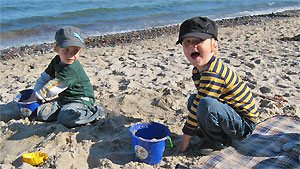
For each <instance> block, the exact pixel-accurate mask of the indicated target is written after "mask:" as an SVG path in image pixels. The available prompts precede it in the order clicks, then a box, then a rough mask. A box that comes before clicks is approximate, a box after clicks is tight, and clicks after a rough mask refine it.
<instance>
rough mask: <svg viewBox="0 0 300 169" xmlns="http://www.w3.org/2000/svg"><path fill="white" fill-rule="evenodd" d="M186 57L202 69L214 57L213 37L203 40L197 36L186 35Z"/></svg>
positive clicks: (184, 45) (184, 44) (184, 43)
mask: <svg viewBox="0 0 300 169" xmlns="http://www.w3.org/2000/svg"><path fill="white" fill-rule="evenodd" d="M182 47H183V52H184V55H185V57H186V58H187V59H188V60H189V62H190V63H191V64H192V65H193V66H195V67H197V68H198V70H200V71H202V70H203V69H204V68H205V67H206V65H207V63H208V62H209V60H210V59H211V57H212V54H211V52H212V39H206V40H204V41H203V40H201V39H199V38H195V37H186V38H184V39H183V41H182Z"/></svg>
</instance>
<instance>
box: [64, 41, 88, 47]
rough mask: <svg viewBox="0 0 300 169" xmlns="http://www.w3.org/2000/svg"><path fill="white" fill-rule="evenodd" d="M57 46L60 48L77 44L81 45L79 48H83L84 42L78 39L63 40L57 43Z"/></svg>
mask: <svg viewBox="0 0 300 169" xmlns="http://www.w3.org/2000/svg"><path fill="white" fill-rule="evenodd" d="M59 46H60V47H61V48H66V47H69V46H78V47H81V48H84V47H85V46H84V44H83V43H81V42H80V41H78V42H77V41H64V42H63V43H61V44H59Z"/></svg>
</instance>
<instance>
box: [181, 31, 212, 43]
mask: <svg viewBox="0 0 300 169" xmlns="http://www.w3.org/2000/svg"><path fill="white" fill-rule="evenodd" d="M187 37H195V38H199V39H202V40H205V39H210V38H212V37H213V36H212V35H210V34H207V33H199V32H191V33H187V34H185V35H183V36H182V37H181V38H180V39H178V41H177V42H176V45H178V44H179V43H180V44H181V43H182V40H183V39H184V38H187Z"/></svg>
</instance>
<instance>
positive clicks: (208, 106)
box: [188, 94, 255, 145]
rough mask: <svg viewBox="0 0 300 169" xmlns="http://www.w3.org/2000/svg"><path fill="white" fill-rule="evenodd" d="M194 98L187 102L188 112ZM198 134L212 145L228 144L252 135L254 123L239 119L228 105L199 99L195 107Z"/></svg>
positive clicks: (193, 95) (209, 99) (192, 96)
mask: <svg viewBox="0 0 300 169" xmlns="http://www.w3.org/2000/svg"><path fill="white" fill-rule="evenodd" d="M195 97H196V94H192V95H191V96H190V97H189V100H188V110H189V111H192V110H191V105H192V104H193V101H194V99H195ZM196 116H197V121H198V126H199V128H198V130H199V131H198V132H199V133H200V135H202V136H203V137H204V138H205V139H207V140H208V141H209V142H210V143H212V144H216V145H217V144H220V143H222V144H228V143H230V142H231V141H232V140H242V139H245V138H247V137H248V136H250V135H251V134H252V131H253V129H254V127H255V126H254V123H252V122H250V121H249V120H247V119H244V118H243V117H241V116H240V115H239V114H238V113H236V111H235V110H234V109H233V108H231V107H230V106H229V105H227V104H224V103H222V102H219V101H218V100H216V99H213V98H210V97H204V98H202V99H200V101H199V105H198V107H197V113H196Z"/></svg>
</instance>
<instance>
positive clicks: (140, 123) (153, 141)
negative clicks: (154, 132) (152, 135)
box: [130, 122, 171, 143]
mask: <svg viewBox="0 0 300 169" xmlns="http://www.w3.org/2000/svg"><path fill="white" fill-rule="evenodd" d="M151 123H158V122H138V123H134V124H132V125H131V126H130V133H131V135H132V136H133V137H134V138H137V139H140V140H142V141H146V142H152V143H155V142H160V141H165V140H167V139H168V138H170V134H171V131H170V129H169V127H168V126H166V125H164V124H161V123H158V124H160V125H163V126H166V127H167V129H168V135H167V136H165V137H163V138H161V139H151V140H149V139H144V138H142V137H138V136H136V135H135V133H133V131H131V128H132V127H133V126H135V125H142V124H145V125H149V124H151ZM140 129H141V128H140ZM136 131H137V130H135V132H136Z"/></svg>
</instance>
